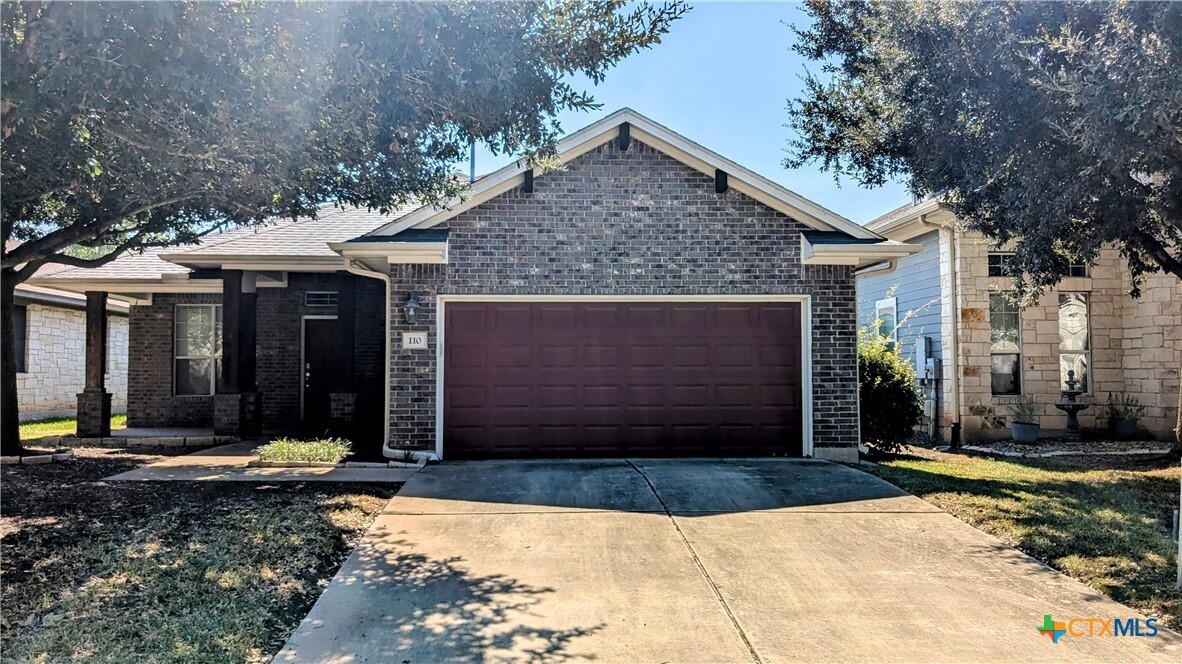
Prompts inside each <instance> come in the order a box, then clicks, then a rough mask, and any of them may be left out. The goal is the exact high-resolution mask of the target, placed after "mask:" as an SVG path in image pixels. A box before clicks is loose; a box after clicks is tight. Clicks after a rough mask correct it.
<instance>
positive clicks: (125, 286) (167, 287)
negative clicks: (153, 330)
mask: <svg viewBox="0 0 1182 664" xmlns="http://www.w3.org/2000/svg"><path fill="white" fill-rule="evenodd" d="M29 284H30V285H33V286H44V287H46V288H56V289H58V290H64V291H70V292H72V293H85V292H86V291H105V292H107V293H112V294H123V295H127V296H129V297H135V296H137V295H140V294H143V293H220V292H222V280H221V279H189V280H187V281H183V282H182V281H176V282H173V281H167V282H166V281H164V280H162V279H108V280H106V281H103V280H98V279H30V280H29ZM136 299H139V298H136Z"/></svg>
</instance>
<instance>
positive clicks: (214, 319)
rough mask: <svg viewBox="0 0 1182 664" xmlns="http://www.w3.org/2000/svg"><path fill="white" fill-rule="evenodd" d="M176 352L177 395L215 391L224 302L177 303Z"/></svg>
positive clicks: (174, 343) (218, 368) (211, 392)
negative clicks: (221, 303) (222, 303)
mask: <svg viewBox="0 0 1182 664" xmlns="http://www.w3.org/2000/svg"><path fill="white" fill-rule="evenodd" d="M173 352H174V355H175V358H176V359H175V362H174V365H175V387H174V389H175V393H176V395H177V396H206V395H211V394H213V393H214V391H215V389H216V387H217V381H218V379H219V378H221V375H222V305H220V304H178V305H177V306H176V333H175V335H174V337H173Z"/></svg>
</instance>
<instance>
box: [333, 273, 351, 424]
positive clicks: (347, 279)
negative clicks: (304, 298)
mask: <svg viewBox="0 0 1182 664" xmlns="http://www.w3.org/2000/svg"><path fill="white" fill-rule="evenodd" d="M356 330H357V278H356V277H355V276H353V275H352V274H350V273H348V272H337V367H338V371H337V374H336V381H335V386H334V388H333V391H332V393H331V394H330V395H329V416H330V418H331V420H332V423H333V425H334V426H335V427H337V428H340V429H341V430H342V431H344V432H348V431H350V430H351V429H352V426H353V420H354V417H355V415H356V414H357V392H356V389H355V385H354V381H355V380H356V379H355V377H354V367H355V360H354V339H355V336H356Z"/></svg>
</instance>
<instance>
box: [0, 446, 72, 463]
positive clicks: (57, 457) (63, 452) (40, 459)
mask: <svg viewBox="0 0 1182 664" xmlns="http://www.w3.org/2000/svg"><path fill="white" fill-rule="evenodd" d="M73 458H74V450H68V449H64V448H63V449H58V450H54V451H53V452H49V453H48V454H25V455H23V456H16V455H14V456H0V466H16V465H21V466H40V465H43V464H47V463H61V462H63V461H69V460H70V459H73Z"/></svg>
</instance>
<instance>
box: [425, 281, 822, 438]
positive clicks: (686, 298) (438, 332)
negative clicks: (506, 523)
mask: <svg viewBox="0 0 1182 664" xmlns="http://www.w3.org/2000/svg"><path fill="white" fill-rule="evenodd" d="M435 299H436V305H437V307H438V315H437V316H436V317H435V455H436V456H438V457H439V458H440V459H443V458H445V455H444V450H443V367H444V362H443V359H444V358H443V352H444V348H445V347H446V344H445V343H444V338H443V330H444V325H443V320H444V316H446V315H447V303H448V302H730V303H737V302H743V303H758V302H800V303H801V313H800V317H801V321H800V336H801V339H800V347H801V348H800V355H801V358H800V360H801V365H800V366H801V369H800V372H801V376H800V380H801V388H800V389H801V393H802V395H801V396H802V398H801V402H802V403H801V406H802V419H803V422H802V423H801V430H802V431H801V434H802V441H801V452H802V454H803V456H806V457H811V456H813V310H812V302H813V298H812V296H811V295H807V294H806V295H436V296H435Z"/></svg>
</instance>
